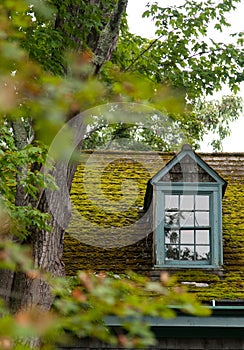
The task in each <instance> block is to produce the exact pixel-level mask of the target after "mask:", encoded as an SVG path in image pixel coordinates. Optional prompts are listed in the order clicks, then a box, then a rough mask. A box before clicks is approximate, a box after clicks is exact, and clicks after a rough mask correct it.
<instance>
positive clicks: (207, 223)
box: [151, 145, 226, 268]
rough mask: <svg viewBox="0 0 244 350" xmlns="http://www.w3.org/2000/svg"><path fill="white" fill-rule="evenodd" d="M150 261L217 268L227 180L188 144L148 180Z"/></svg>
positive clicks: (161, 263)
mask: <svg viewBox="0 0 244 350" xmlns="http://www.w3.org/2000/svg"><path fill="white" fill-rule="evenodd" d="M151 186H153V198H154V200H153V213H154V265H155V266H156V267H189V268H192V267H205V268H218V267H220V266H221V265H222V263H223V258H222V218H221V214H222V206H221V201H222V196H223V193H224V190H225V187H226V182H225V181H224V180H223V179H222V178H221V177H220V176H219V175H218V174H217V173H216V172H215V171H214V170H213V169H212V168H210V167H209V166H208V165H207V164H206V163H205V162H204V161H203V160H202V159H201V158H200V157H199V156H197V155H196V154H195V153H194V152H193V151H192V149H191V148H190V146H189V145H185V146H183V149H182V152H180V153H179V154H178V155H177V156H176V157H175V158H173V160H172V161H171V162H169V163H168V164H167V165H166V167H165V168H163V169H162V170H160V171H159V172H158V173H157V174H156V175H155V176H154V177H153V178H152V179H151Z"/></svg>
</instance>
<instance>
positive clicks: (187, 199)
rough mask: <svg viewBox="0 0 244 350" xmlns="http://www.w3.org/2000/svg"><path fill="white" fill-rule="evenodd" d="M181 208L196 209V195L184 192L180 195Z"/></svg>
mask: <svg viewBox="0 0 244 350" xmlns="http://www.w3.org/2000/svg"><path fill="white" fill-rule="evenodd" d="M180 209H181V210H193V209H194V196H193V195H186V194H183V195H181V196H180Z"/></svg>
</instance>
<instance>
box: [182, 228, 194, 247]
mask: <svg viewBox="0 0 244 350" xmlns="http://www.w3.org/2000/svg"><path fill="white" fill-rule="evenodd" d="M180 242H181V244H194V231H193V230H184V231H181V233H180Z"/></svg>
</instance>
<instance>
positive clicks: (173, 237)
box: [165, 230, 179, 243]
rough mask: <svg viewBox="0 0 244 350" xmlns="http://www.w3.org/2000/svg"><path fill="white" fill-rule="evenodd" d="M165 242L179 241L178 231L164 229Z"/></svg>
mask: <svg viewBox="0 0 244 350" xmlns="http://www.w3.org/2000/svg"><path fill="white" fill-rule="evenodd" d="M165 243H179V231H176V230H165Z"/></svg>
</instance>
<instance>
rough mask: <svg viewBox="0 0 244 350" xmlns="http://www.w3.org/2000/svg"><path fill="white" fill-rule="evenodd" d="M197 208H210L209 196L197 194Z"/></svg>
mask: <svg viewBox="0 0 244 350" xmlns="http://www.w3.org/2000/svg"><path fill="white" fill-rule="evenodd" d="M195 200H196V203H195V209H196V210H209V196H196V199H195Z"/></svg>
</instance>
